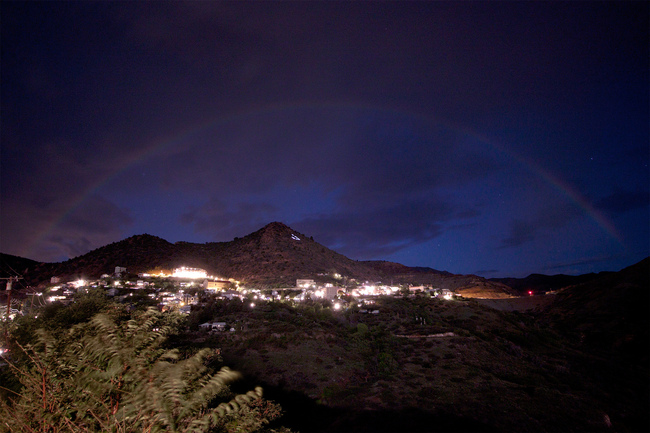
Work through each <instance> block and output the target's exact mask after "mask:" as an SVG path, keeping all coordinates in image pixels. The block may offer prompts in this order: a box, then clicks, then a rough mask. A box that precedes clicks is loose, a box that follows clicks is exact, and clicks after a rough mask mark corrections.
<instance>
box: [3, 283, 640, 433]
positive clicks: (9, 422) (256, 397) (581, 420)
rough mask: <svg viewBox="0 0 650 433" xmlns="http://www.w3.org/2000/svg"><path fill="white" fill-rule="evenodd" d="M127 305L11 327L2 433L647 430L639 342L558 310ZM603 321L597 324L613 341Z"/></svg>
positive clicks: (51, 314) (82, 308) (440, 304)
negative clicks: (160, 308)
mask: <svg viewBox="0 0 650 433" xmlns="http://www.w3.org/2000/svg"><path fill="white" fill-rule="evenodd" d="M571 299H575V296H573V297H572V298H571ZM612 302H613V301H611V302H610V304H612ZM127 310H128V309H127V308H126V307H125V306H124V305H120V304H116V303H113V302H111V301H109V300H108V299H107V298H105V297H104V295H103V293H102V291H101V290H99V291H96V292H92V291H91V292H90V293H88V294H85V295H82V294H80V295H79V296H78V297H77V298H76V300H75V302H74V303H72V304H71V305H69V306H62V305H56V304H54V305H49V306H48V307H46V308H45V309H43V310H41V311H39V314H38V317H22V318H20V319H18V320H17V321H16V322H15V323H14V324H13V326H12V328H11V330H10V331H11V332H10V336H11V339H12V350H11V353H12V355H11V359H10V363H11V365H10V366H6V367H4V368H3V369H2V370H1V374H2V377H0V383H2V386H3V387H4V388H6V389H5V390H4V391H3V392H4V395H3V402H2V403H0V411H1V412H2V413H0V417H1V418H0V419H1V420H2V423H3V425H4V427H5V428H9V429H12V428H13V429H14V430H15V431H116V432H122V431H124V432H126V431H265V430H266V431H270V430H273V429H275V430H282V429H284V427H279V425H284V426H286V427H288V428H291V429H292V430H293V431H301V432H308V431H386V432H388V431H535V432H539V431H589V432H592V431H594V432H598V431H603V432H605V431H620V432H629V431H647V430H648V427H650V422H649V420H648V412H647V403H648V402H649V392H648V388H649V386H648V384H649V378H648V368H647V363H644V362H643V361H644V360H647V352H648V346H647V344H645V343H643V341H641V344H636V343H635V345H631V344H628V343H625V342H627V341H628V340H630V338H631V337H630V336H632V337H633V336H634V329H632V330H629V332H628V331H626V332H627V333H626V334H625V335H624V336H623V340H621V341H622V342H621V341H619V340H611V341H612V342H613V343H612V345H611V347H605V348H603V345H601V346H600V347H599V348H597V347H595V346H594V345H593V344H592V343H593V338H590V337H589V336H590V335H592V334H590V332H592V331H591V328H586V327H585V326H584V323H586V320H587V319H584V320H583V321H582V323H583V325H581V326H582V327H581V328H580V332H569V330H566V329H565V327H566V323H565V322H566V320H567V319H566V317H569V316H566V315H564V314H563V315H562V316H561V317H560V318H558V317H554V316H553V314H542V313H535V314H522V313H504V312H499V311H496V310H493V309H489V308H486V307H483V306H481V305H480V304H478V303H476V302H474V301H471V300H462V299H457V300H451V301H445V300H440V299H434V298H430V297H427V296H414V297H402V298H393V297H384V298H376V299H375V303H374V304H372V305H371V306H368V307H362V306H359V305H355V304H354V303H351V304H349V305H348V307H347V308H343V309H341V310H335V309H334V308H333V305H332V304H331V303H329V302H327V301H315V302H312V301H307V302H304V303H302V304H300V305H294V304H291V303H289V302H281V301H275V302H256V305H255V306H254V307H253V306H251V304H250V302H248V301H247V302H243V301H240V300H239V299H234V300H231V301H228V300H217V299H211V300H208V301H207V302H206V303H205V304H203V305H202V306H200V307H199V306H197V307H196V308H194V309H193V310H192V312H191V313H190V315H189V316H182V315H180V314H177V313H173V312H166V313H159V312H157V311H153V310H147V309H146V308H145V306H141V307H138V308H136V309H135V310H131V311H127ZM364 310H367V311H369V312H366V313H364ZM375 310H376V311H377V312H378V313H377V314H372V311H375ZM555 311H562V310H560V309H557V310H555ZM641 312H643V311H641ZM98 313H99V315H98ZM619 313H621V312H620V311H617V314H619ZM555 314H556V315H557V314H558V313H555ZM601 316H602V314H601ZM644 317H645V316H644ZM560 319H562V320H560ZM629 320H631V318H630V317H628V320H627V321H626V322H625V323H629ZM644 320H646V321H647V318H646V319H644ZM207 321H219V322H226V323H227V329H233V331H225V332H213V333H208V332H204V331H201V330H200V328H199V325H200V324H202V323H204V322H207ZM559 323H562V324H563V327H559V326H556V324H559ZM607 323H610V322H607ZM638 323H642V322H638ZM643 323H645V322H643ZM615 326H616V325H615V324H614V325H610V327H609V328H608V332H609V333H610V334H612V335H614V334H615V333H616V332H617V331H616V329H615V328H614V327H615ZM574 329H577V328H576V327H575V326H574ZM594 329H595V328H594ZM598 329H600V328H598ZM626 329H628V328H626ZM585 333H586V334H585ZM646 333H647V332H646ZM585 335H586V336H585ZM593 335H597V334H593ZM598 335H600V334H598ZM603 341H605V340H603ZM630 341H631V340H630ZM635 341H637V340H635ZM624 343H625V344H626V345H623V346H622V344H624ZM646 343H647V342H646ZM621 347H623V348H625V350H623V351H621V350H620V348H621ZM605 349H606V350H605ZM224 365H228V366H230V367H231V368H233V369H235V370H237V371H240V372H241V373H242V374H239V373H235V372H233V371H231V370H227V369H223V367H224ZM242 375H243V377H242ZM258 385H261V386H262V387H263V388H264V397H261V394H260V392H261V391H260V389H259V388H257V386H258ZM43 387H45V388H43ZM266 398H268V399H271V400H266ZM275 402H278V403H279V405H281V406H282V409H280V406H279V405H278V403H275ZM281 413H284V415H283V416H282V417H281ZM16 426H20V427H19V428H16Z"/></svg>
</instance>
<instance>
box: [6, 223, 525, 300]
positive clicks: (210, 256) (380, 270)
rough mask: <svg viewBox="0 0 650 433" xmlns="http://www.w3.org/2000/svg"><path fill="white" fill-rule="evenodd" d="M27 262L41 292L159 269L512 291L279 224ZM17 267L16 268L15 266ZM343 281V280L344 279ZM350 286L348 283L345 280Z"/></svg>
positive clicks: (272, 281) (270, 282) (128, 242)
mask: <svg viewBox="0 0 650 433" xmlns="http://www.w3.org/2000/svg"><path fill="white" fill-rule="evenodd" d="M23 260H25V262H24V265H23V266H21V268H22V270H21V272H23V277H24V278H25V282H26V283H27V284H31V285H38V284H42V283H45V282H48V281H49V280H50V278H51V277H52V276H57V277H61V278H62V280H64V281H65V280H72V279H77V278H98V277H100V276H101V275H102V274H112V273H113V272H114V270H115V267H116V266H121V267H126V268H127V271H128V272H129V273H131V274H138V273H142V272H146V271H149V270H152V269H155V268H162V269H173V268H176V267H180V266H190V267H197V268H202V269H205V270H206V271H207V272H208V274H210V275H216V276H220V277H223V278H235V279H237V280H239V281H242V282H243V283H245V284H247V285H252V286H258V287H282V286H284V287H287V286H293V285H295V280H296V279H299V278H312V279H316V280H320V281H328V282H332V283H337V282H349V280H350V279H355V280H356V281H358V282H361V283H362V282H365V281H372V282H377V281H382V282H383V283H385V284H390V283H391V282H392V283H393V284H404V283H411V284H417V285H420V284H421V285H428V286H433V287H439V288H448V289H451V290H456V291H458V292H461V293H463V294H464V295H466V296H470V297H471V296H476V295H477V294H483V295H485V296H490V297H492V296H496V297H503V296H510V293H511V292H512V291H511V290H510V289H509V288H508V287H507V286H505V285H503V284H501V283H498V282H490V281H488V280H486V279H484V278H481V277H477V276H475V275H454V274H450V273H449V272H442V271H437V270H434V269H431V268H422V267H409V266H405V265H402V264H399V263H392V262H386V261H356V260H352V259H350V258H348V257H345V256H344V255H342V254H339V253H337V252H335V251H333V250H331V249H329V248H327V247H325V246H323V245H321V244H319V243H318V242H316V241H314V240H313V238H312V237H311V236H308V235H305V234H303V233H299V232H297V231H296V230H293V229H292V228H290V227H288V226H287V225H285V224H283V223H280V222H273V223H270V224H268V225H266V226H264V227H263V228H261V229H260V230H258V231H256V232H254V233H251V234H249V235H247V236H244V237H242V238H235V239H233V240H232V241H229V242H208V243H204V244H198V243H191V242H176V243H170V242H168V241H166V240H164V239H161V238H159V237H156V236H151V235H148V234H143V235H137V236H131V237H129V238H127V239H124V240H122V241H119V242H115V243H112V244H109V245H106V246H103V247H101V248H97V249H96V250H93V251H90V252H89V253H87V254H84V255H82V256H79V257H75V258H73V259H70V260H67V261H65V262H62V263H37V262H35V261H33V260H28V259H23ZM12 263H17V262H16V261H15V260H14V261H12ZM335 275H340V276H341V277H340V280H339V277H338V276H335ZM344 279H345V280H344Z"/></svg>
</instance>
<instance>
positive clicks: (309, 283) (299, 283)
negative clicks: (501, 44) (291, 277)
mask: <svg viewBox="0 0 650 433" xmlns="http://www.w3.org/2000/svg"><path fill="white" fill-rule="evenodd" d="M296 287H299V288H301V289H309V288H312V287H316V282H315V281H314V280H307V279H300V280H296Z"/></svg>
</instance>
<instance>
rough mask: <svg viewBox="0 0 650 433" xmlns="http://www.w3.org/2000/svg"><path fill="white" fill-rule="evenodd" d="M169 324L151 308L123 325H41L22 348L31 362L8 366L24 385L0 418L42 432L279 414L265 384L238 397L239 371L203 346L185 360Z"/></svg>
mask: <svg viewBox="0 0 650 433" xmlns="http://www.w3.org/2000/svg"><path fill="white" fill-rule="evenodd" d="M168 332H169V329H168V328H167V327H165V326H162V327H161V326H160V313H158V312H156V311H155V310H148V311H146V312H143V313H139V314H137V315H136V316H135V317H133V318H131V319H130V320H128V321H124V322H122V323H121V324H118V323H116V322H115V321H114V320H113V319H112V318H111V317H109V316H108V315H106V314H99V315H97V316H95V317H93V318H92V319H91V321H90V322H89V323H87V324H79V325H76V326H75V327H73V328H72V329H71V330H70V332H69V334H68V335H67V336H66V338H59V339H56V338H54V337H53V336H52V334H50V333H48V332H47V331H45V330H40V331H39V335H38V343H37V344H34V345H28V346H27V347H24V348H23V349H24V352H25V354H26V355H27V358H28V360H29V361H28V362H27V363H25V364H23V365H16V364H10V365H11V368H12V369H13V370H14V372H15V373H16V374H17V375H18V377H19V379H20V382H21V384H22V386H23V388H22V390H21V391H20V393H19V394H17V395H15V396H14V398H13V399H11V401H0V424H1V425H2V426H3V427H7V428H9V430H10V431H11V430H12V429H14V430H15V431H37V432H53V433H58V432H95V431H102V432H104V431H110V432H132V431H147V432H156V431H172V432H190V431H191V432H212V431H258V430H261V429H262V428H263V426H264V425H265V424H267V423H268V422H269V421H271V420H272V419H273V418H277V417H278V416H279V415H280V409H279V406H277V405H275V404H274V403H272V402H269V401H266V400H263V399H262V389H261V388H259V387H258V388H255V390H252V391H249V392H247V393H246V394H239V395H234V394H233V393H232V392H231V391H230V388H229V384H230V383H232V382H233V381H235V380H237V379H238V378H240V374H239V373H237V372H235V371H232V370H230V369H228V368H227V367H223V368H221V370H219V371H218V372H217V373H216V374H211V372H210V370H209V368H208V366H207V365H208V364H209V363H210V361H211V360H214V359H215V358H216V355H215V354H214V352H213V351H211V350H210V349H202V350H200V351H199V352H198V353H196V354H195V355H193V356H190V357H185V358H183V357H182V356H181V354H180V352H179V351H178V350H176V349H172V350H168V349H166V348H165V347H164V345H163V343H164V342H165V339H166V337H167V334H168Z"/></svg>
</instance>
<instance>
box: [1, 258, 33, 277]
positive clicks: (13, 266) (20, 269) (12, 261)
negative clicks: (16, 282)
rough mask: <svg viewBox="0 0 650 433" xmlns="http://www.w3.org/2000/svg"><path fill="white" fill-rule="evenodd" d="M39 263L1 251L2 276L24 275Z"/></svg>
mask: <svg viewBox="0 0 650 433" xmlns="http://www.w3.org/2000/svg"><path fill="white" fill-rule="evenodd" d="M37 265H38V262H37V261H35V260H31V259H26V258H24V257H18V256H12V255H11V254H3V253H0V278H8V277H13V276H16V275H22V274H23V273H25V272H28V271H29V269H32V268H34V267H35V266H37Z"/></svg>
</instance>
